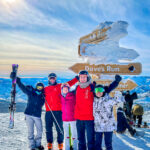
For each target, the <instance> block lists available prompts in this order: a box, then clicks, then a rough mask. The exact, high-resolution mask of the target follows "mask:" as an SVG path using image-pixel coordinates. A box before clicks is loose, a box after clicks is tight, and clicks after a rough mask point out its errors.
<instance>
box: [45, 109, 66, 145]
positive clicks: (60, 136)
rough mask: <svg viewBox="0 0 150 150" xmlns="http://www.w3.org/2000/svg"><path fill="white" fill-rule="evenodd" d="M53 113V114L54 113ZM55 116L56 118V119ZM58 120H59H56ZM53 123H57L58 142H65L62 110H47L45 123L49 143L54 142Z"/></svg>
mask: <svg viewBox="0 0 150 150" xmlns="http://www.w3.org/2000/svg"><path fill="white" fill-rule="evenodd" d="M52 113H53V115H54V116H53V115H52ZM54 117H55V119H56V120H55V119H54ZM56 121H57V122H56ZM53 123H54V124H55V127H56V131H57V142H58V144H61V143H63V140H64V133H63V121H62V112H61V111H47V112H46V114H45V125H46V138H47V143H53Z"/></svg>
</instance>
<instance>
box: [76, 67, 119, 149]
mask: <svg viewBox="0 0 150 150" xmlns="http://www.w3.org/2000/svg"><path fill="white" fill-rule="evenodd" d="M115 79H116V80H115V81H114V82H113V83H111V84H110V85H109V87H105V90H106V92H107V93H109V92H110V91H112V90H113V89H115V88H116V87H117V86H118V84H119V82H120V76H119V75H116V76H115ZM94 87H95V84H93V83H91V78H90V76H89V73H88V72H87V71H85V70H83V71H80V73H79V85H78V86H77V88H76V105H75V119H77V121H76V126H77V135H78V150H86V149H87V147H88V150H94V149H95V148H94V147H95V145H94V144H95V143H94V141H95V135H94V133H95V132H94V117H93V101H94ZM85 131H86V134H85ZM86 136H87V144H86V140H85V139H86ZM86 145H87V147H86Z"/></svg>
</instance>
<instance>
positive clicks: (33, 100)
mask: <svg viewBox="0 0 150 150" xmlns="http://www.w3.org/2000/svg"><path fill="white" fill-rule="evenodd" d="M17 84H18V86H19V88H20V89H21V90H22V91H23V92H24V93H25V94H26V95H27V96H28V102H27V107H26V109H25V112H24V113H25V114H27V115H31V116H34V117H41V113H42V106H43V105H44V103H45V97H44V92H40V93H39V92H38V91H37V90H36V89H34V88H33V87H32V86H25V85H24V84H23V83H22V82H21V80H20V78H17Z"/></svg>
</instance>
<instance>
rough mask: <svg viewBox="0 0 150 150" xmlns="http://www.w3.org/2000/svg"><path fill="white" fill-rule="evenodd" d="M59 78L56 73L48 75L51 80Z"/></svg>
mask: <svg viewBox="0 0 150 150" xmlns="http://www.w3.org/2000/svg"><path fill="white" fill-rule="evenodd" d="M56 77H57V75H56V74H55V73H50V74H49V75H48V78H49V79H50V78H56Z"/></svg>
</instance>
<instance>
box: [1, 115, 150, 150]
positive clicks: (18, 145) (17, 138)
mask: <svg viewBox="0 0 150 150" xmlns="http://www.w3.org/2000/svg"><path fill="white" fill-rule="evenodd" d="M44 115H45V112H43V114H42V119H43V126H45V125H44ZM146 115H147V116H146V118H147V119H148V118H150V112H149V113H148V114H146ZM0 118H1V122H0V150H28V142H27V127H26V124H25V120H24V114H23V113H15V128H14V129H8V120H9V114H8V113H0ZM149 121H150V120H149ZM138 130H144V131H145V136H144V137H131V136H130V135H129V134H128V133H126V134H124V135H120V134H114V136H113V147H114V150H125V149H126V150H149V149H150V144H149V141H150V129H138ZM54 131H55V129H54ZM54 139H55V142H54V143H55V144H54V145H55V149H54V150H57V148H56V147H57V143H56V131H55V132H54ZM42 143H43V145H44V146H45V147H46V136H45V128H44V132H43V140H42Z"/></svg>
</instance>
